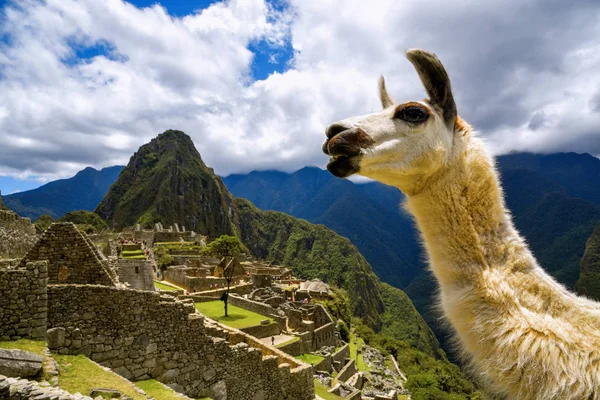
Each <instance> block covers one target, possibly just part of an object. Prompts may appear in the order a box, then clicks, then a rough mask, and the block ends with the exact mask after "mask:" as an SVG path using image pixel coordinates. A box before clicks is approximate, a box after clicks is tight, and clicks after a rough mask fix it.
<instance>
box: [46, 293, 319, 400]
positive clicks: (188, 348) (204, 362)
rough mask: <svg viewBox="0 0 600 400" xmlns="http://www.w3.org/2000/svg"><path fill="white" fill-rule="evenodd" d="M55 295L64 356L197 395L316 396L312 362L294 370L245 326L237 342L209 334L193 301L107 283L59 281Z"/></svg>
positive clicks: (304, 399) (242, 398)
mask: <svg viewBox="0 0 600 400" xmlns="http://www.w3.org/2000/svg"><path fill="white" fill-rule="evenodd" d="M48 293H49V301H48V326H49V327H50V328H63V329H64V330H63V329H58V330H56V331H53V332H59V334H56V336H57V339H58V340H52V341H51V342H52V346H51V347H52V348H53V349H54V350H55V351H58V352H59V353H60V354H85V355H87V356H89V357H90V358H91V359H92V360H94V361H97V362H99V363H100V364H102V365H104V366H107V367H110V368H112V369H113V370H114V371H115V372H117V373H119V374H121V375H123V376H124V377H126V378H130V379H132V380H141V379H147V378H149V377H152V378H156V379H157V380H159V381H161V382H163V383H166V384H168V385H169V386H171V387H173V388H174V389H176V390H179V391H182V392H185V393H186V394H187V395H189V396H191V397H203V396H210V397H213V398H214V399H216V400H217V399H225V398H228V399H239V400H246V399H248V400H256V399H264V400H279V399H282V400H312V399H313V398H314V389H313V383H312V376H311V374H310V371H307V370H306V368H305V367H306V366H305V365H304V364H300V365H293V367H294V369H292V368H291V367H290V363H287V364H286V363H280V362H279V355H278V354H277V352H273V351H272V352H271V353H275V354H273V356H271V357H264V358H263V354H264V355H267V356H268V355H270V354H269V353H268V352H265V351H262V350H261V348H260V347H259V348H250V347H248V344H247V342H252V341H258V340H257V339H252V338H251V337H250V339H245V342H244V340H240V339H239V337H240V336H241V337H244V334H243V333H241V332H240V333H239V334H238V335H237V336H238V339H237V341H233V340H232V339H231V338H230V342H229V343H228V342H226V341H225V340H223V339H215V338H212V337H211V336H208V335H207V334H206V330H205V327H204V318H203V317H202V316H201V315H200V314H199V313H197V312H196V311H195V309H194V306H193V303H191V302H189V303H182V302H180V301H176V300H175V299H174V298H173V297H172V296H165V295H162V296H161V295H159V294H158V293H155V292H144V291H136V290H129V289H118V288H114V287H113V288H111V287H108V286H99V285H93V286H92V285H54V286H49V287H48ZM55 339H56V338H55ZM239 341H241V342H242V343H238V344H236V345H235V346H230V345H229V344H233V343H234V342H235V343H237V342H239ZM49 342H50V341H49ZM251 345H252V346H255V345H254V344H251Z"/></svg>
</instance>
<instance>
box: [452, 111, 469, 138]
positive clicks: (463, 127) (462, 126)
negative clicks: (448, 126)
mask: <svg viewBox="0 0 600 400" xmlns="http://www.w3.org/2000/svg"><path fill="white" fill-rule="evenodd" d="M454 130H455V131H459V132H462V133H463V136H464V135H466V134H467V133H469V132H471V125H469V124H467V123H466V122H465V120H464V119H462V118H461V117H460V116H459V115H457V116H456V121H454Z"/></svg>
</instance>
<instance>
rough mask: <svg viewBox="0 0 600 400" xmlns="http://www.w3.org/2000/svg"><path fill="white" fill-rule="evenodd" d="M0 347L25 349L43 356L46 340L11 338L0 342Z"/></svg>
mask: <svg viewBox="0 0 600 400" xmlns="http://www.w3.org/2000/svg"><path fill="white" fill-rule="evenodd" d="M0 348H1V349H17V350H25V351H30V352H32V353H35V354H39V355H41V356H43V355H44V349H45V348H46V341H44V340H30V339H20V340H11V341H7V342H0Z"/></svg>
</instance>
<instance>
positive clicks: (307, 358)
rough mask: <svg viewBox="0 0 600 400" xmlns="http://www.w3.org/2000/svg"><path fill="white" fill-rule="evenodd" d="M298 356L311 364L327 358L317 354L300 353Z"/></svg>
mask: <svg viewBox="0 0 600 400" xmlns="http://www.w3.org/2000/svg"><path fill="white" fill-rule="evenodd" d="M296 358H297V359H298V360H300V361H304V362H305V363H307V364H310V365H317V364H318V363H320V362H321V361H323V360H324V359H325V357H321V356H318V355H316V354H300V355H299V356H296Z"/></svg>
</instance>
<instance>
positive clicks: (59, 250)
mask: <svg viewBox="0 0 600 400" xmlns="http://www.w3.org/2000/svg"><path fill="white" fill-rule="evenodd" d="M41 260H47V261H48V283H50V284H59V283H62V284H77V283H80V284H98V285H109V286H116V285H118V283H119V280H118V277H117V275H116V273H115V271H114V270H113V269H112V268H110V266H109V263H108V260H107V259H106V258H105V257H104V256H103V255H102V254H101V253H100V252H99V251H98V248H97V247H96V246H95V245H94V244H93V243H92V241H91V240H90V239H89V238H88V236H87V235H86V234H85V233H83V232H80V231H79V230H78V229H77V227H76V226H75V224H73V223H71V222H62V223H53V224H52V225H50V227H49V228H48V230H47V231H46V232H45V233H44V235H43V236H42V237H41V239H40V240H39V241H38V242H37V243H36V244H35V245H34V246H33V247H32V248H31V249H30V250H29V251H28V252H27V254H26V255H25V256H24V257H23V259H22V260H21V263H20V265H21V266H24V265H26V264H27V263H28V262H31V261H41Z"/></svg>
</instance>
